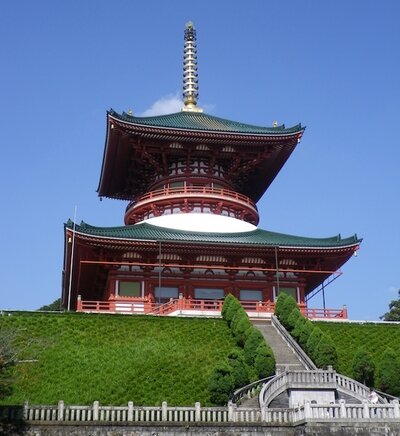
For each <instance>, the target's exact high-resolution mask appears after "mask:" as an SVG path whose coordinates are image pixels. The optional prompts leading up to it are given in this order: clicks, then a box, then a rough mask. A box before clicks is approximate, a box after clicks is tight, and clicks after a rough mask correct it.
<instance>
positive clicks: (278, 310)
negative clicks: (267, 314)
mask: <svg viewBox="0 0 400 436" xmlns="http://www.w3.org/2000/svg"><path fill="white" fill-rule="evenodd" d="M288 296H289V295H288V294H286V293H285V292H280V293H279V295H278V298H277V299H276V302H275V310H274V314H275V316H276V317H277V318H278V319H280V318H281V311H282V306H283V303H284V301H285V300H286V298H287V297H288Z"/></svg>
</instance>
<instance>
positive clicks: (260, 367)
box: [254, 342, 275, 379]
mask: <svg viewBox="0 0 400 436" xmlns="http://www.w3.org/2000/svg"><path fill="white" fill-rule="evenodd" d="M254 369H255V371H256V374H257V376H258V378H259V379H261V378H265V377H269V376H270V375H272V374H274V373H275V356H274V353H273V351H272V349H271V347H270V346H269V345H267V344H266V343H265V342H263V343H261V344H260V345H259V346H258V347H257V350H256V356H255V359H254Z"/></svg>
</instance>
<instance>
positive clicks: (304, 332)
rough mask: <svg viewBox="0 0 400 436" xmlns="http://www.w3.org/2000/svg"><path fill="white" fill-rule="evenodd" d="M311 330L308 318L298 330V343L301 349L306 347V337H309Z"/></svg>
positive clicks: (312, 328) (311, 325)
mask: <svg viewBox="0 0 400 436" xmlns="http://www.w3.org/2000/svg"><path fill="white" fill-rule="evenodd" d="M313 330H314V325H313V323H312V322H311V321H310V320H309V319H306V320H305V322H304V323H303V324H302V325H301V327H300V330H299V344H300V346H301V348H303V350H305V349H306V345H307V341H308V338H309V337H310V335H311V333H312V331H313Z"/></svg>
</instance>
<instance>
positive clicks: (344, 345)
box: [314, 322, 400, 377]
mask: <svg viewBox="0 0 400 436" xmlns="http://www.w3.org/2000/svg"><path fill="white" fill-rule="evenodd" d="M314 324H315V325H317V326H318V327H319V328H320V329H321V330H322V331H323V332H326V333H327V334H329V336H330V337H331V338H332V340H333V341H334V342H335V345H336V349H337V353H338V358H339V367H338V368H337V369H338V371H339V372H340V373H341V374H344V375H347V376H349V377H352V374H353V371H352V362H353V359H354V355H355V353H356V351H357V349H358V348H359V347H360V346H362V347H364V348H365V350H367V351H368V352H369V353H370V354H371V356H372V359H373V361H374V362H375V366H376V367H378V362H379V361H380V359H381V357H382V354H383V352H384V351H385V349H386V348H387V347H388V346H390V347H391V348H392V349H393V351H394V352H395V353H396V355H397V356H400V325H399V324H385V323H381V324H376V323H362V324H357V323H347V322H340V323H339V322H314ZM376 372H377V371H375V377H376Z"/></svg>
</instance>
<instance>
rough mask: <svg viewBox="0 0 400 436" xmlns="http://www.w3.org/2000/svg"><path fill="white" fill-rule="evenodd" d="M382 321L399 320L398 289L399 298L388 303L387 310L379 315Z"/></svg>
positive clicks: (399, 302) (399, 300) (399, 303)
mask: <svg viewBox="0 0 400 436" xmlns="http://www.w3.org/2000/svg"><path fill="white" fill-rule="evenodd" d="M380 318H381V319H383V320H384V321H400V289H399V298H398V299H397V300H392V301H391V302H390V303H389V312H386V313H385V314H384V315H382V316H381V317H380Z"/></svg>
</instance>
